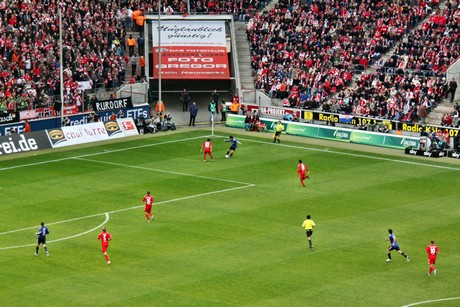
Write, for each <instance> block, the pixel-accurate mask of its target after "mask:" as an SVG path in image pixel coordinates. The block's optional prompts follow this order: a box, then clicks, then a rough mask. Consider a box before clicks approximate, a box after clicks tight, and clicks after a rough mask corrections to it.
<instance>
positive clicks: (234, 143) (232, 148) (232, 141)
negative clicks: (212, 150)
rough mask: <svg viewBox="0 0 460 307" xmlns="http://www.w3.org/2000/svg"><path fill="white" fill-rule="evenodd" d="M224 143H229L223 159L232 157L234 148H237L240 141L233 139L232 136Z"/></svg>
mask: <svg viewBox="0 0 460 307" xmlns="http://www.w3.org/2000/svg"><path fill="white" fill-rule="evenodd" d="M225 142H230V143H231V145H230V148H229V149H228V150H227V154H226V155H225V158H231V157H233V153H234V152H235V150H236V147H237V146H238V144H241V143H240V141H238V140H237V139H235V138H234V137H233V136H232V135H231V136H229V138H228V140H225Z"/></svg>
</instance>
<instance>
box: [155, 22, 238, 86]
mask: <svg viewBox="0 0 460 307" xmlns="http://www.w3.org/2000/svg"><path fill="white" fill-rule="evenodd" d="M152 44H153V61H154V69H153V73H154V78H158V73H159V68H160V65H159V62H158V53H159V52H161V78H162V79H165V80H166V79H194V80H196V79H203V80H209V79H219V80H228V79H230V70H229V64H228V54H227V42H226V34H225V21H222V20H165V21H162V22H161V24H160V28H159V27H158V21H156V20H153V21H152ZM160 47H161V50H160Z"/></svg>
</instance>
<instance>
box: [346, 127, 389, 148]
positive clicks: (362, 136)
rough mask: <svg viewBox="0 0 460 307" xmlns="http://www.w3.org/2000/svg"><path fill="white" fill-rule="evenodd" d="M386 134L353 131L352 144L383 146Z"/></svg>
mask: <svg viewBox="0 0 460 307" xmlns="http://www.w3.org/2000/svg"><path fill="white" fill-rule="evenodd" d="M385 136H386V134H382V133H372V132H365V131H360V130H352V131H351V137H350V142H352V143H358V144H365V145H374V146H382V145H383V142H384V140H385Z"/></svg>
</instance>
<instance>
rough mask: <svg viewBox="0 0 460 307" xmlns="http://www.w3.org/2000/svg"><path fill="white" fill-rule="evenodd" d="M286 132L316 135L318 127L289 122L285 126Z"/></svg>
mask: <svg viewBox="0 0 460 307" xmlns="http://www.w3.org/2000/svg"><path fill="white" fill-rule="evenodd" d="M286 133H287V134H292V135H299V136H307V137H317V136H318V127H316V126H307V125H302V124H298V123H289V124H288V126H287V128H286Z"/></svg>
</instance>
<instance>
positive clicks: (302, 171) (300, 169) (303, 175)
mask: <svg viewBox="0 0 460 307" xmlns="http://www.w3.org/2000/svg"><path fill="white" fill-rule="evenodd" d="M297 174H299V177H300V183H301V184H302V186H303V187H304V186H305V183H304V180H305V179H310V177H309V176H308V175H307V174H310V170H309V169H308V167H307V166H306V165H305V164H303V163H302V160H299V164H298V165H297Z"/></svg>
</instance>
